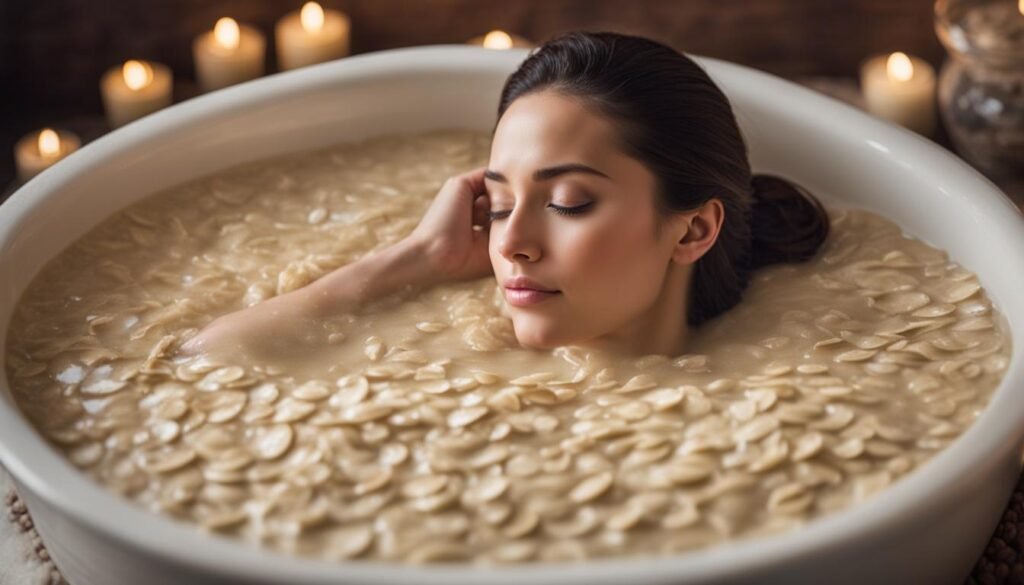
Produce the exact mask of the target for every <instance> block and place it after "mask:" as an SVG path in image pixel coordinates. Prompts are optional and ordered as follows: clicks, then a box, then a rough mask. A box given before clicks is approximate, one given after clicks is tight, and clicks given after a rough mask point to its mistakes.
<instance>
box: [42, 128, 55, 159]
mask: <svg viewBox="0 0 1024 585" xmlns="http://www.w3.org/2000/svg"><path fill="white" fill-rule="evenodd" d="M39 154H40V155H42V156H44V157H46V158H53V157H55V156H57V155H58V154H60V136H58V135H57V133H56V132H54V131H53V130H50V129H49V128H44V129H43V131H42V132H40V133H39Z"/></svg>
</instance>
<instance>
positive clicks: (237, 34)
mask: <svg viewBox="0 0 1024 585" xmlns="http://www.w3.org/2000/svg"><path fill="white" fill-rule="evenodd" d="M213 38H214V40H215V41H217V44H218V45H220V46H221V47H223V48H225V49H237V48H238V43H239V42H240V41H241V31H239V30H238V23H237V22H235V19H233V18H228V17H227V16H225V17H223V18H221V19H219V20H218V21H217V24H216V25H215V26H214V27H213Z"/></svg>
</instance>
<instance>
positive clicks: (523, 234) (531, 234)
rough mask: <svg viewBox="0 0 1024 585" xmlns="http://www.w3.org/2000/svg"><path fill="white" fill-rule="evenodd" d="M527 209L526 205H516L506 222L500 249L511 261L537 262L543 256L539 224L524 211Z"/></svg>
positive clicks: (499, 245)
mask: <svg viewBox="0 0 1024 585" xmlns="http://www.w3.org/2000/svg"><path fill="white" fill-rule="evenodd" d="M525 211H528V210H527V209H526V206H525V205H519V206H516V208H514V209H513V210H512V213H511V214H509V216H508V217H507V218H506V219H505V222H504V224H505V225H504V226H503V227H504V230H503V231H502V234H501V239H500V240H499V242H498V251H499V252H500V253H501V255H502V256H503V257H504V258H505V259H506V260H508V261H509V262H536V261H538V260H540V257H541V246H540V241H539V237H538V234H537V229H538V228H539V226H537V225H536V221H534V220H531V219H530V218H529V217H528V216H527V215H526V214H524V213H523V212H525ZM492 229H493V228H492Z"/></svg>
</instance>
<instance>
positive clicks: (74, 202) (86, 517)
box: [0, 46, 1024, 585]
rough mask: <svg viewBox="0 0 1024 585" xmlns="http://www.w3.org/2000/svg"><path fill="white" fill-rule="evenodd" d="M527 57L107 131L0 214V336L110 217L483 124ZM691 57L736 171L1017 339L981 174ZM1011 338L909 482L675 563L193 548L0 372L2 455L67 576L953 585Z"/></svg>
mask: <svg viewBox="0 0 1024 585" xmlns="http://www.w3.org/2000/svg"><path fill="white" fill-rule="evenodd" d="M525 56H526V51H525V50H516V51H508V52H500V51H487V50H484V49H479V48H471V47H463V46H437V47H421V48H413V49H401V50H395V51H386V52H381V53H375V54H370V55H364V56H357V57H353V58H348V59H344V60H342V61H340V62H335V63H329V64H325V65H319V66H315V67H311V68H306V69H301V70H298V71H293V72H289V73H284V74H279V75H273V76H270V77H267V78H264V79H261V80H258V81H254V82H250V83H245V84H243V85H240V86H236V87H232V88H229V89H227V90H223V91H219V92H216V93H213V94H211V95H207V96H203V97H200V98H197V99H193V100H190V101H187V102H185V103H182V104H179V105H176V106H173V107H171V108H169V109H167V110H164V111H162V112H159V113H157V114H154V115H152V116H149V117H147V118H145V119H142V120H140V121H138V122H136V123H132V124H130V125H128V126H126V127H124V128H121V129H119V130H117V131H115V132H112V133H111V134H109V135H107V136H104V137H103V138H101V139H99V140H97V141H95V142H93V143H91V144H89V145H87V146H86V147H84V148H83V149H81V150H80V151H79V152H77V153H75V154H73V155H71V156H70V157H69V158H67V159H65V160H64V161H61V162H60V163H58V164H57V165H55V166H54V167H53V168H52V169H50V170H48V171H46V172H44V173H43V174H41V175H40V176H39V177H37V178H36V179H34V180H32V181H31V182H29V183H28V184H27V185H25V186H24V187H23V188H21V189H20V190H19V191H18V192H17V193H15V194H14V195H13V197H12V198H11V199H10V200H9V201H8V202H6V203H5V204H4V205H3V206H0V322H2V323H3V324H4V327H3V330H4V331H6V329H7V324H8V323H9V322H10V317H11V313H12V311H13V308H14V306H15V303H16V302H17V301H18V298H19V296H20V294H21V293H22V291H23V290H25V288H26V287H27V286H28V284H29V281H30V279H31V278H32V277H33V276H34V275H35V274H36V273H37V271H38V270H39V269H40V267H41V266H42V265H43V264H44V263H45V262H46V261H48V260H49V259H50V258H52V257H53V256H54V255H56V254H58V253H59V252H60V251H61V250H62V249H63V248H65V247H66V246H67V245H69V244H70V243H71V242H72V241H74V240H75V239H77V238H79V237H81V236H82V235H84V234H85V233H86V232H87V231H88V230H89V229H91V228H92V227H93V226H94V225H96V224H97V223H98V222H100V221H101V220H103V219H104V218H106V217H108V216H110V215H111V214H112V213H114V212H115V211H117V210H118V209H121V208H123V207H125V206H127V205H130V204H132V203H134V202H136V201H138V200H140V199H142V198H144V197H146V196H148V195H150V194H152V193H154V192H156V191H159V190H162V189H164V188H166V187H169V186H172V185H175V184H178V183H181V182H184V181H187V180H189V179H192V178H195V177H198V176H200V175H205V174H208V173H211V172H214V171H217V170H219V169H222V168H224V167H228V166H231V165H234V164H237V163H241V162H245V161H251V160H256V159H262V158H266V157H272V156H275V155H279V154H282V153H287V152H290V151H295V150H301V149H309V148H316V147H325V146H328V145H331V144H334V143H337V142H342V141H348V140H356V139H360V138H363V137H367V136H371V135H375V134H380V133H390V132H408V131H417V130H427V129H433V128H440V127H452V126H458V127H468V128H476V129H481V130H490V129H491V127H492V126H493V123H494V116H495V110H496V106H497V100H498V95H499V91H500V89H501V86H502V84H503V82H504V80H505V78H506V76H507V75H508V74H509V73H511V72H512V71H513V70H514V69H515V67H516V66H517V64H518V63H519V62H520V61H521V60H522V59H523V58H525ZM696 59H697V60H698V61H699V62H700V63H702V65H704V66H705V67H706V68H707V70H708V72H709V73H710V75H711V77H712V78H714V79H715V81H716V82H717V83H719V84H720V85H721V87H722V88H723V90H724V91H725V93H726V94H727V95H728V96H729V98H730V100H731V101H732V103H733V105H734V108H735V110H736V113H737V116H738V119H739V122H740V125H741V127H742V130H743V133H744V135H745V136H746V139H747V141H748V145H749V147H750V156H751V162H752V164H753V166H754V169H755V171H757V172H774V173H779V174H781V175H784V176H786V177H789V178H792V179H794V180H796V181H797V182H799V183H800V184H802V185H804V186H806V187H807V188H809V190H810V191H811V192H813V193H815V194H817V195H818V196H819V197H821V198H822V199H823V200H824V201H825V202H826V204H828V205H831V206H841V205H846V206H856V207H863V208H868V209H871V210H874V211H877V212H879V213H881V214H883V215H886V216H888V217H890V218H892V219H894V220H895V221H897V222H898V223H900V224H901V225H902V226H904V227H905V229H906V230H907V231H908V232H910V233H912V234H914V235H916V236H918V237H920V238H922V239H924V240H925V241H927V242H929V243H931V244H932V245H936V246H939V247H941V248H944V249H946V250H949V251H950V253H951V255H952V257H953V258H954V259H955V260H956V261H959V262H960V263H962V264H963V265H965V266H966V267H967V268H969V269H971V270H973V271H975V272H977V273H978V274H979V275H980V278H981V281H982V283H983V284H984V286H985V287H986V289H987V291H988V293H989V294H990V295H991V297H992V298H993V300H994V302H995V304H996V306H997V307H998V308H999V310H1001V311H1003V312H1004V313H1005V314H1006V316H1007V318H1008V319H1009V321H1010V323H1011V328H1012V330H1013V334H1014V337H1015V338H1018V339H1019V338H1021V337H1022V335H1024V295H1021V294H1019V293H1020V291H1022V290H1024V219H1022V216H1021V215H1020V213H1019V212H1018V210H1017V208H1016V207H1014V206H1013V204H1011V203H1010V201H1009V200H1008V199H1007V198H1006V197H1005V196H1004V195H1003V194H1002V193H1001V192H1000V191H999V190H998V189H997V188H996V187H995V186H994V185H993V184H992V183H990V182H989V181H987V180H986V179H985V178H984V177H982V176H981V175H979V174H978V173H976V172H975V171H974V170H972V169H971V168H970V167H968V166H967V165H966V164H965V163H963V162H961V161H960V160H959V159H957V158H955V157H954V156H952V155H951V154H949V153H948V152H946V151H945V150H943V149H941V148H939V147H938V146H936V145H934V144H932V143H931V142H929V141H927V140H925V139H923V138H921V137H919V136H917V135H915V134H912V133H910V132H907V131H904V130H902V129H900V128H897V127H895V126H891V125H889V124H887V123H884V122H881V121H878V120H875V119H872V118H870V117H868V116H867V115H865V114H863V113H861V112H859V111H857V110H855V109H853V108H851V107H848V106H846V105H844V104H841V103H839V102H837V101H834V100H831V99H829V98H827V97H824V96H822V95H820V94H817V93H814V92H812V91H810V90H806V89H804V88H801V87H799V86H797V85H794V84H792V83H789V82H786V81H784V80H781V79H779V78H776V77H773V76H771V75H767V74H764V73H760V72H757V71H754V70H751V69H748V68H745V67H740V66H737V65H734V64H730V63H726V62H722V61H718V60H715V59H709V58H700V57H696ZM2 343H4V340H3V339H0V344H2ZM1014 346H1015V347H1014V350H1013V357H1012V359H1011V363H1010V367H1009V371H1008V373H1007V375H1006V378H1005V380H1004V381H1003V384H1002V385H1001V386H1000V387H999V389H998V391H997V392H996V394H995V396H994V398H993V400H992V403H991V405H990V406H989V408H988V409H987V410H986V411H985V412H984V413H983V415H982V416H981V417H980V418H979V419H978V421H977V422H976V423H975V424H974V425H973V426H972V427H971V428H970V429H969V430H968V431H967V432H966V433H965V434H964V435H963V436H962V437H961V438H959V439H958V440H957V441H956V442H955V443H954V444H953V445H952V446H950V447H949V448H948V449H946V450H945V451H943V452H941V453H940V454H939V455H938V456H936V457H935V458H934V459H932V460H931V461H930V462H928V463H927V464H926V465H924V466H923V467H922V468H920V469H919V470H916V471H915V472H913V473H912V474H911V475H909V476H908V477H907V478H906V479H904V480H902V481H900V482H898V483H897V484H896V485H894V486H893V487H891V488H889V489H888V490H886V491H884V492H882V493H881V494H879V495H878V496H876V497H875V498H873V499H871V500H870V501H868V502H866V503H865V504H862V505H859V506H856V507H854V508H852V509H849V510H847V511H844V512H841V513H838V514H835V515H832V516H829V517H826V518H824V519H820V520H817V521H815V522H812V523H811V524H809V525H808V526H807V527H806V528H804V529H801V530H797V531H794V532H790V533H786V534H783V535H779V536H775V537H771V538H764V539H757V540H749V541H745V542H739V543H735V544H731V545H727V546H721V547H717V548H711V549H707V550H702V551H696V552H693V553H690V554H686V555H680V556H677V557H674V558H657V559H654V558H652V559H630V560H605V561H595V562H589V563H586V564H579V565H529V566H522V567H510V568H502V569H500V570H497V569H492V570H485V569H480V568H472V567H469V566H459V565H447V566H438V567H425V568H409V567H401V566H395V565H387V564H381V563H369V562H355V563H349V564H329V563H323V562H315V561H310V560H305V559H300V558H294V557H288V556H283V555H280V554H276V553H274V552H271V551H268V550H260V549H256V548H253V547H250V546H248V545H246V544H243V543H240V542H236V541H234V540H230V539H227V538H222V537H213V536H206V535H203V534H201V533H200V532H199V531H198V530H197V529H195V528H194V527H192V526H190V525H184V524H180V523H177V522H175V521H172V520H169V519H167V518H164V517H160V516H158V515H156V514H152V513H149V512H147V511H145V510H143V509H141V508H139V507H137V506H135V505H133V504H131V503H129V502H127V501H125V500H122V499H120V498H119V497H118V496H115V495H114V494H113V493H108V492H107V491H106V490H105V489H104V488H102V487H100V486H99V485H97V484H95V483H93V482H92V481H91V480H89V479H88V478H87V477H86V476H85V475H84V474H82V473H80V472H78V471H77V470H76V469H75V468H74V467H73V466H72V465H70V464H69V463H68V462H66V461H65V460H64V459H63V458H62V457H61V456H60V455H59V454H58V453H57V452H56V451H55V450H54V449H52V448H50V447H49V446H48V445H47V444H46V443H45V442H44V441H43V440H42V439H41V438H40V436H39V435H37V434H36V433H35V432H34V431H33V429H32V427H31V426H30V425H29V424H28V422H27V421H26V420H25V418H24V417H23V416H22V415H21V414H20V412H19V411H18V410H17V409H16V407H15V406H14V404H13V401H12V399H11V394H10V388H9V386H8V384H7V381H6V378H5V377H4V378H0V384H2V388H0V390H2V392H0V461H2V462H3V465H4V466H5V467H6V468H7V469H8V470H9V471H10V472H11V474H12V475H13V477H14V480H15V482H16V484H17V487H18V490H19V493H20V494H21V495H22V496H23V498H24V499H25V500H26V503H27V504H28V507H29V510H30V511H31V513H32V516H33V518H34V519H35V522H36V526H37V527H38V529H39V532H40V533H41V534H42V536H43V538H44V540H45V542H46V543H47V545H48V547H49V550H50V553H51V555H52V557H53V559H54V560H55V561H56V563H57V565H58V566H59V567H60V569H61V570H62V571H63V572H64V574H65V575H66V576H67V577H68V579H69V580H70V582H71V583H72V584H73V585H121V584H123V585H140V584H146V585H159V584H177V583H189V584H199V583H288V584H296V585H298V584H313V583H323V584H326V583H332V584H333V583H346V584H349V585H354V584H362V583H374V584H384V583H388V584H399V583H409V582H423V583H438V584H444V585H459V584H464V585H479V584H480V583H488V584H489V585H500V584H504V583H521V582H529V583H531V584H532V585H540V584H541V583H587V584H592V585H597V584H609V585H613V584H614V585H619V584H621V583H624V582H629V583H636V584H641V583H644V584H646V583H698V582H699V583H713V584H724V583H750V582H759V583H783V582H785V583H808V584H811V583H813V584H818V583H830V584H841V583H850V584H855V583H856V584H860V583H873V584H875V585H878V584H882V583H900V584H904V583H951V584H952V583H955V584H957V585H959V584H960V583H962V582H963V580H964V578H965V577H966V575H967V574H968V572H969V570H970V568H971V565H972V563H973V561H974V560H975V559H976V558H977V557H978V556H979V555H980V553H981V551H982V548H983V547H984V545H985V543H986V542H987V541H988V539H989V537H990V535H991V532H992V529H993V528H994V526H995V524H996V522H997V520H998V518H999V515H1000V513H1001V511H1002V510H1003V509H1004V507H1005V505H1006V501H1007V498H1008V496H1009V494H1010V493H1011V491H1012V488H1013V486H1014V483H1015V480H1016V479H1017V476H1018V474H1019V472H1020V470H1021V451H1022V442H1024V398H1022V397H1021V396H1020V395H1019V393H1020V392H1021V385H1022V382H1024V371H1022V368H1024V365H1022V364H1024V359H1022V358H1024V356H1022V355H1021V354H1022V351H1024V349H1022V344H1021V343H1019V342H1018V343H1015V344H1014ZM4 353H5V351H4V350H3V349H2V345H0V356H3V355H4ZM0 359H2V357H0Z"/></svg>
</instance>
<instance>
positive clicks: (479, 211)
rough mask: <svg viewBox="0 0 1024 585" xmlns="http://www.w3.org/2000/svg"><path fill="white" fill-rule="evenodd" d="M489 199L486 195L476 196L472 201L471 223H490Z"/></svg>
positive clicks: (485, 224)
mask: <svg viewBox="0 0 1024 585" xmlns="http://www.w3.org/2000/svg"><path fill="white" fill-rule="evenodd" d="M490 213H491V200H490V199H488V198H487V197H478V198H477V199H476V201H474V202H473V223H474V224H476V225H482V226H487V225H490V223H491V216H490Z"/></svg>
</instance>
